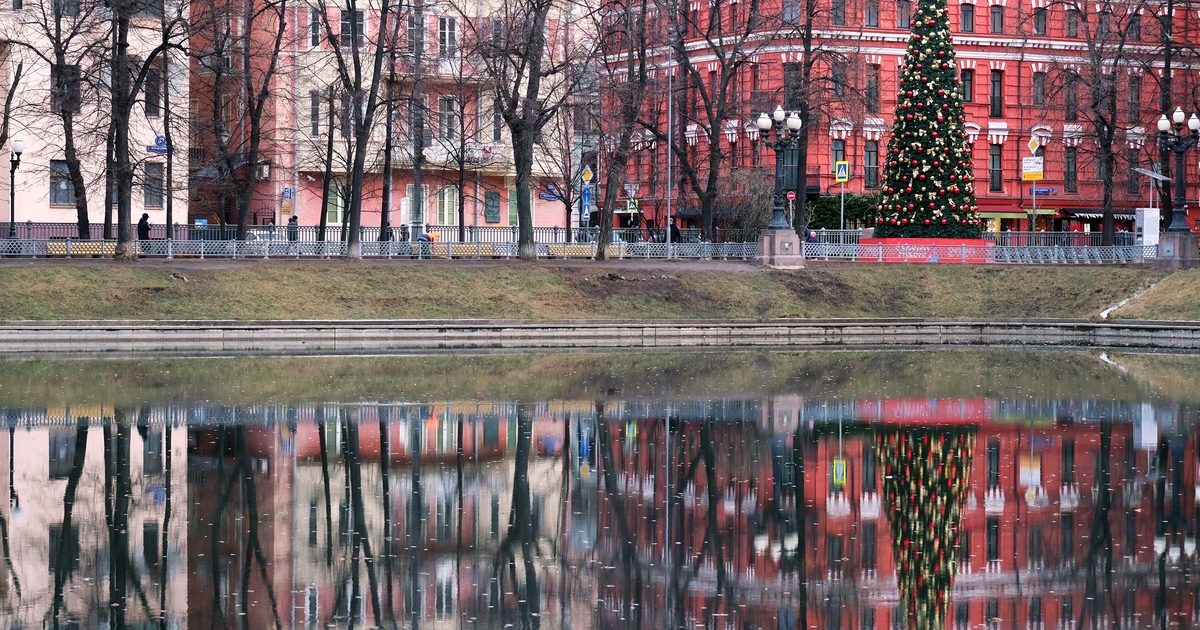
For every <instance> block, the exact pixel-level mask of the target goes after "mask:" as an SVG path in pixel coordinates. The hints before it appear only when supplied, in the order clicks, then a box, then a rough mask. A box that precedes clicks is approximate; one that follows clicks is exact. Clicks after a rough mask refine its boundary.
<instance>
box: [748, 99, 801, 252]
mask: <svg viewBox="0 0 1200 630" xmlns="http://www.w3.org/2000/svg"><path fill="white" fill-rule="evenodd" d="M772 124H774V127H775V140H769V139H768V138H769V137H770V133H771V126H772ZM785 124H786V128H787V131H786V132H785V131H784V128H785ZM758 131H759V134H760V135H761V139H762V141H763V144H765V145H767V146H768V147H770V148H772V149H774V150H775V205H774V206H773V207H772V208H771V224H770V225H768V226H767V229H768V230H786V229H790V228H791V227H792V226H790V225H788V222H787V219H786V218H785V217H784V214H783V161H784V159H783V152H784V151H786V150H788V149H790V148H793V147H796V146H798V145H797V143H796V137H797V136H798V135H799V134H800V115H799V114H797V113H796V112H792V113H791V114H788V113H786V112H784V111H783V106H776V107H775V111H774V112H773V113H772V115H770V116H768V115H767V113H766V112H763V113H761V114H759V116H758Z"/></svg>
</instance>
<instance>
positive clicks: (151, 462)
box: [142, 429, 163, 476]
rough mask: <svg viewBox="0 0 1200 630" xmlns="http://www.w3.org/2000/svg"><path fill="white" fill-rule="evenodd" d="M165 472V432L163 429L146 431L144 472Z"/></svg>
mask: <svg viewBox="0 0 1200 630" xmlns="http://www.w3.org/2000/svg"><path fill="white" fill-rule="evenodd" d="M162 472H163V433H162V431H161V430H157V429H155V430H151V431H147V432H146V438H145V439H143V440H142V474H143V475H146V476H151V475H161V474H162Z"/></svg>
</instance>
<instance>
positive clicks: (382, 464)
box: [379, 22, 398, 627]
mask: <svg viewBox="0 0 1200 630" xmlns="http://www.w3.org/2000/svg"><path fill="white" fill-rule="evenodd" d="M397 23H398V22H397ZM385 214H386V213H385ZM384 220H385V221H386V220H387V219H386V218H385V219H384ZM391 420H392V410H391V408H390V407H380V408H379V445H380V448H379V473H380V476H381V477H382V481H381V483H382V485H383V572H384V577H383V579H384V584H386V585H387V588H385V589H383V590H384V593H385V595H384V597H385V599H384V602H383V607H384V611H385V615H384V616H385V618H386V619H387V621H388V623H389V624H391V626H392V627H395V626H396V617H395V612H394V611H395V608H394V607H393V605H392V484H391V479H390V476H389V472H390V470H391V463H392V441H391V434H390V428H391Z"/></svg>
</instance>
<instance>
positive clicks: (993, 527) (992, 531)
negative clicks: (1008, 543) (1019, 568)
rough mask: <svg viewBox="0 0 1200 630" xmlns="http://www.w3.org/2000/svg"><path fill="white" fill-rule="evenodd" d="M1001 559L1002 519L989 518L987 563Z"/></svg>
mask: <svg viewBox="0 0 1200 630" xmlns="http://www.w3.org/2000/svg"><path fill="white" fill-rule="evenodd" d="M999 559H1000V519H999V518H997V517H995V516H989V517H988V519H987V561H988V562H994V561H996V560H999Z"/></svg>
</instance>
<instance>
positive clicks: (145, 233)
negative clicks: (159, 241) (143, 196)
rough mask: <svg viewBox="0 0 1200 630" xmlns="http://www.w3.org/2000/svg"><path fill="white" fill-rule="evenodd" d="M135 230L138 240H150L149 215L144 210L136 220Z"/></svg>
mask: <svg viewBox="0 0 1200 630" xmlns="http://www.w3.org/2000/svg"><path fill="white" fill-rule="evenodd" d="M137 230H138V240H139V241H148V240H150V215H149V214H147V213H145V212H143V213H142V220H141V221H138V224H137Z"/></svg>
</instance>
